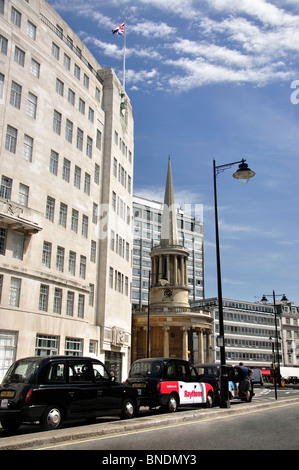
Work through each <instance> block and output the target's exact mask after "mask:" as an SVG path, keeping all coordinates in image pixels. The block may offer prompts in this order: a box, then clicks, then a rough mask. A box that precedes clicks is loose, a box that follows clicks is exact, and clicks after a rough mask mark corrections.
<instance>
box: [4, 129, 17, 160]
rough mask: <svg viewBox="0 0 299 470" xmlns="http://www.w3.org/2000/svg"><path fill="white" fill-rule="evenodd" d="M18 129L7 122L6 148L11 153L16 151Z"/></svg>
mask: <svg viewBox="0 0 299 470" xmlns="http://www.w3.org/2000/svg"><path fill="white" fill-rule="evenodd" d="M17 136H18V130H17V129H15V128H14V127H12V126H10V125H9V124H7V132H6V140H5V148H6V150H8V151H9V152H11V153H16V149H17Z"/></svg>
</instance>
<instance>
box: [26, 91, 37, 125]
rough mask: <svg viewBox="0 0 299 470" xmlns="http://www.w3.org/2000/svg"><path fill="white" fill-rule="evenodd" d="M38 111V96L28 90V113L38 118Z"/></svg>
mask: <svg viewBox="0 0 299 470" xmlns="http://www.w3.org/2000/svg"><path fill="white" fill-rule="evenodd" d="M36 111H37V96H35V95H34V94H33V93H30V91H29V92H28V100H27V114H28V116H31V117H32V118H33V119H35V118H36Z"/></svg>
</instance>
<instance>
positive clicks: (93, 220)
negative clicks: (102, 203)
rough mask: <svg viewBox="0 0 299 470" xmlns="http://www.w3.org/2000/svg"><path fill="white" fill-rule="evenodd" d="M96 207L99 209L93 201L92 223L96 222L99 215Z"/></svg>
mask: <svg viewBox="0 0 299 470" xmlns="http://www.w3.org/2000/svg"><path fill="white" fill-rule="evenodd" d="M98 209H99V206H98V204H96V203H95V202H94V203H93V205H92V223H93V224H96V223H97V222H98V215H99V213H98Z"/></svg>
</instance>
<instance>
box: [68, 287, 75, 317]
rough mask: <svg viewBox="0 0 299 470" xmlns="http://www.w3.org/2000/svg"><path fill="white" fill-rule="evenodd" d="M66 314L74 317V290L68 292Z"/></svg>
mask: <svg viewBox="0 0 299 470" xmlns="http://www.w3.org/2000/svg"><path fill="white" fill-rule="evenodd" d="M66 314H67V315H68V316H69V317H72V316H73V315H74V292H72V291H68V292H67V300H66Z"/></svg>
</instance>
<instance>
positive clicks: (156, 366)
mask: <svg viewBox="0 0 299 470" xmlns="http://www.w3.org/2000/svg"><path fill="white" fill-rule="evenodd" d="M162 367H163V364H162V363H161V362H153V361H142V362H135V363H134V364H133V365H132V367H131V370H130V374H129V377H160V374H161V370H162Z"/></svg>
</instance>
